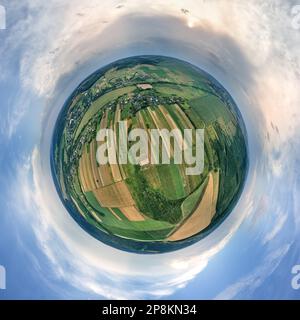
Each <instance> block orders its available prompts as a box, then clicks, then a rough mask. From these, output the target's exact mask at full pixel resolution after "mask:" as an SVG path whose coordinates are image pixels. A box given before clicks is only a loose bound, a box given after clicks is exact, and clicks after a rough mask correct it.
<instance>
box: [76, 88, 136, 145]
mask: <svg viewBox="0 0 300 320" xmlns="http://www.w3.org/2000/svg"><path fill="white" fill-rule="evenodd" d="M135 89H136V87H135V86H129V87H124V88H119V89H115V90H113V91H110V92H107V93H105V94H103V95H102V96H101V97H100V98H99V99H98V100H96V101H94V102H93V103H92V104H91V106H90V107H89V108H88V110H87V112H86V113H85V114H84V116H83V118H82V120H81V122H80V124H79V126H78V128H77V130H76V133H75V137H74V139H75V140H76V139H77V138H78V136H79V134H80V132H81V131H82V129H83V128H84V126H85V125H86V124H87V123H88V122H89V120H90V119H91V118H92V117H94V116H95V114H96V113H97V112H99V111H100V110H101V109H102V108H103V107H104V106H105V105H106V104H107V103H109V102H111V101H114V100H116V99H117V98H119V97H121V96H122V95H124V94H126V93H130V92H133V91H134V90H135Z"/></svg>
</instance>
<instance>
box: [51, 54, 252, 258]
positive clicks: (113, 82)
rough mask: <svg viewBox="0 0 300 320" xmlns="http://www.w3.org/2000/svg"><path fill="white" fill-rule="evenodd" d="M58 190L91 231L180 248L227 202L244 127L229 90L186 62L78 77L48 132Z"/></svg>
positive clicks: (147, 245)
mask: <svg viewBox="0 0 300 320" xmlns="http://www.w3.org/2000/svg"><path fill="white" fill-rule="evenodd" d="M51 164H52V172H53V177H54V182H55V185H56V188H57V191H58V193H59V196H60V198H61V200H62V202H63V204H64V206H65V207H66V209H67V210H68V212H69V214H70V215H71V216H72V217H73V218H74V220H75V221H76V222H77V223H78V224H79V225H80V226H81V227H82V228H83V229H84V230H85V231H86V232H87V233H89V234H90V235H92V236H93V237H95V238H97V239H98V240H100V241H102V242H103V243H105V244H107V245H110V246H112V247H114V248H118V249H121V250H125V251H128V252H134V253H163V252H169V251H173V250H177V249H181V248H184V247H187V246H189V245H191V244H193V243H195V242H197V241H199V240H201V239H202V238H204V237H206V236H207V235H208V234H210V233H211V232H212V231H214V230H215V229H216V228H217V227H218V226H219V225H220V224H221V223H222V222H223V221H224V219H225V218H226V217H227V216H228V215H229V214H230V212H231V211H232V210H233V209H234V207H235V205H236V203H237V201H238V199H239V197H240V195H241V192H242V190H243V186H244V183H245V178H246V174H247V169H248V155H247V134H246V129H245V126H244V123H243V119H242V117H241V114H240V112H239V110H238V108H237V106H236V104H235V102H234V101H233V99H232V98H231V96H230V95H229V93H228V92H227V91H226V90H225V89H224V88H223V87H222V86H221V85H220V83H218V82H217V81H216V80H215V79H214V78H213V77H212V76H210V75H209V74H207V73H206V72H204V71H202V70H201V69H199V68H197V67H196V66H194V65H191V64H190V63H187V62H184V61H181V60H178V59H174V58H169V57H161V56H138V57H131V58H126V59H122V60H118V61H116V62H114V63H111V64H110V65H108V66H105V67H103V68H101V69H99V70H97V71H96V72H94V73H93V74H92V75H90V76H89V77H88V78H87V79H85V80H84V81H83V82H82V83H81V84H80V85H79V86H78V87H77V88H76V89H75V91H74V92H73V93H72V95H71V96H70V97H69V98H68V99H67V101H66V103H65V104H64V106H63V108H62V110H61V112H60V114H59V116H58V119H57V122H56V126H55V130H54V134H53V144H52V154H51Z"/></svg>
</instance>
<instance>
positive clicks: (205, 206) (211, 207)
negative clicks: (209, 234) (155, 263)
mask: <svg viewBox="0 0 300 320" xmlns="http://www.w3.org/2000/svg"><path fill="white" fill-rule="evenodd" d="M215 211H216V202H215V201H214V178H213V175H212V173H210V174H209V178H208V183H207V186H206V189H205V192H204V195H203V197H202V200H201V202H200V203H199V205H198V207H197V208H196V210H195V211H194V213H193V214H192V215H191V216H190V217H189V218H188V219H187V220H186V221H185V222H184V223H183V225H181V226H180V227H179V229H177V230H176V231H175V232H174V233H173V234H171V235H170V236H169V237H168V238H167V240H168V241H179V240H183V239H186V238H189V237H191V236H193V235H195V234H197V233H199V232H200V231H202V230H203V229H205V228H206V227H208V226H209V224H210V222H211V219H212V216H213V215H214V214H215Z"/></svg>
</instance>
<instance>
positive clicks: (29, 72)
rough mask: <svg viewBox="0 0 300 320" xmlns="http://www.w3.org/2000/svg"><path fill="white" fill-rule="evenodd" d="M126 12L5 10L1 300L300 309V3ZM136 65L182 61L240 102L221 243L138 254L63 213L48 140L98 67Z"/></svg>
mask: <svg viewBox="0 0 300 320" xmlns="http://www.w3.org/2000/svg"><path fill="white" fill-rule="evenodd" d="M121 2H122V4H123V7H122V8H117V7H118V5H119V4H120V1H112V0H110V1H101V5H100V4H99V1H96V0H91V1H89V3H88V5H86V4H83V3H82V1H79V0H73V1H72V3H70V1H57V0H49V1H47V2H45V1H41V0H25V1H22V3H20V1H14V0H11V1H0V4H1V5H3V6H5V7H6V11H7V29H6V30H0V56H1V59H0V70H1V73H0V101H1V104H0V108H1V118H0V146H1V154H0V213H1V214H0V265H3V266H4V267H5V268H6V273H7V279H6V280H7V281H6V290H0V299H14V298H15V299H20V298H21V299H22V298H27V299H56V298H58V299H80V298H86V299H88V298H91V299H107V298H114V299H122V298H124V299H126V298H138V299H143V298H145V299H147V298H160V299H182V298H190V299H235V298H241V299H256V298H258V299H268V298H271V299H272V298H277V299H278V298H279V299H280V298H282V299H286V298H291V299H299V298H300V291H297V290H294V289H293V288H292V287H291V279H292V275H291V269H292V267H293V266H294V265H296V264H300V253H299V252H300V250H299V246H300V240H299V232H300V219H299V215H298V209H299V200H298V199H299V182H300V180H299V163H300V162H299V150H300V148H299V147H300V146H299V141H300V139H299V138H300V137H299V130H298V129H299V122H300V114H299V112H300V109H299V103H300V93H299V92H298V91H299V90H296V88H297V87H299V70H300V68H299V65H300V58H299V57H300V41H299V40H300V31H299V30H296V29H294V28H293V27H292V26H291V18H292V17H291V8H292V7H293V5H295V4H296V2H295V1H283V0H282V1H280V0H274V1H260V0H255V1H251V4H249V3H247V2H246V1H244V2H241V1H239V0H232V1H231V0H230V1H229V0H228V1H213V0H212V1H197V2H195V1H192V0H190V1H188V0H186V1H184V4H183V2H182V1H175V0H169V1H159V0H155V1H144V4H143V6H141V5H140V1H138V0H127V1H121ZM182 8H185V9H187V10H188V12H183V11H182V10H181V9H182ZM229 16H230V19H229V18H228V17H229ZM175 31H176V32H175ZM138 54H162V55H169V56H173V57H177V58H180V59H183V60H186V61H189V62H192V63H194V64H195V65H197V66H199V67H201V68H202V69H204V70H206V71H207V72H209V73H211V74H212V75H213V76H214V77H215V78H216V79H217V80H218V81H220V82H221V83H222V85H223V86H224V87H225V88H226V89H227V90H228V91H229V92H230V93H231V95H232V96H233V98H234V99H235V101H236V102H237V104H238V106H239V108H240V110H241V112H242V115H243V118H244V121H245V123H246V126H247V131H248V135H249V157H250V170H249V175H248V179H247V183H246V186H245V189H244V192H243V195H242V197H241V199H240V201H239V203H238V205H237V206H236V208H235V209H234V211H233V212H232V213H231V215H230V216H229V217H228V219H226V221H225V222H224V223H223V224H222V225H221V226H220V227H219V228H218V229H217V230H216V231H214V232H213V233H212V234H211V235H209V236H208V237H207V238H205V239H203V240H201V241H200V242H199V243H197V244H195V245H193V246H191V247H188V248H186V249H183V250H180V251H178V252H176V253H169V254H163V255H153V256H141V255H135V254H130V253H126V252H121V251H118V250H116V249H113V248H110V247H107V246H106V245H104V244H102V243H100V242H99V241H97V240H96V239H93V238H91V237H90V236H89V235H88V234H86V233H85V232H84V231H83V230H82V229H81V228H80V227H79V226H78V225H77V224H76V223H75V222H74V221H73V220H72V218H71V217H70V216H69V215H68V213H67V212H66V211H65V209H64V207H63V205H62V204H61V203H60V200H59V198H58V196H57V194H56V191H55V188H54V185H53V181H52V177H51V174H50V168H49V147H50V141H51V134H52V130H53V126H54V124H55V119H56V117H57V114H58V112H59V110H60V108H61V107H62V105H63V103H64V101H65V99H66V98H67V97H68V96H69V95H70V93H71V92H72V91H73V90H74V88H76V86H77V85H78V84H79V83H80V82H81V81H82V80H83V79H85V78H86V77H87V76H88V75H89V74H91V73H92V72H93V71H95V70H96V69H98V68H99V67H101V66H103V65H105V64H107V63H108V62H112V61H114V60H116V59H119V58H123V57H127V56H132V55H138Z"/></svg>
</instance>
